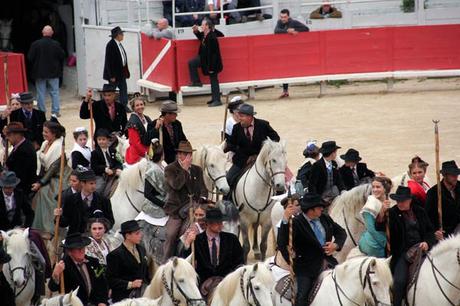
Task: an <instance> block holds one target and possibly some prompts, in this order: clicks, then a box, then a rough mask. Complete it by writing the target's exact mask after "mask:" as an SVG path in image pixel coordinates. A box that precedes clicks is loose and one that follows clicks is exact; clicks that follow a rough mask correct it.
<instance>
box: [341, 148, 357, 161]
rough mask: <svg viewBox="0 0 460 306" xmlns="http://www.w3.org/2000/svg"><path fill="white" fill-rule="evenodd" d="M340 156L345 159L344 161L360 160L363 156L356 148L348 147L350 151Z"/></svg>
mask: <svg viewBox="0 0 460 306" xmlns="http://www.w3.org/2000/svg"><path fill="white" fill-rule="evenodd" d="M340 158H341V159H343V160H344V161H346V162H347V161H350V162H355V163H357V162H359V161H360V160H361V159H362V158H361V157H360V156H359V151H357V150H355V149H348V151H347V152H346V153H345V154H342V155H340Z"/></svg>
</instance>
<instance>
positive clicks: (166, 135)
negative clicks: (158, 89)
mask: <svg viewBox="0 0 460 306" xmlns="http://www.w3.org/2000/svg"><path fill="white" fill-rule="evenodd" d="M160 112H161V116H160V117H159V118H158V119H156V120H153V123H152V124H153V125H154V126H155V129H154V130H153V133H152V137H153V138H158V139H160V129H161V131H162V133H163V150H164V160H165V162H166V163H168V164H170V163H172V162H174V161H175V160H176V149H177V148H178V146H179V143H180V142H181V141H186V140H187V137H186V136H185V134H184V130H183V129H182V123H181V122H180V121H179V120H177V114H178V113H180V109H179V107H177V103H176V102H173V101H164V102H163V103H162V104H161V108H160Z"/></svg>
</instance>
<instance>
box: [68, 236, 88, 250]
mask: <svg viewBox="0 0 460 306" xmlns="http://www.w3.org/2000/svg"><path fill="white" fill-rule="evenodd" d="M90 243H91V239H89V238H88V237H86V236H83V235H82V234H81V233H72V234H69V235H67V237H65V240H64V243H63V245H62V247H63V248H64V249H81V248H84V247H85V246H87V245H89V244H90Z"/></svg>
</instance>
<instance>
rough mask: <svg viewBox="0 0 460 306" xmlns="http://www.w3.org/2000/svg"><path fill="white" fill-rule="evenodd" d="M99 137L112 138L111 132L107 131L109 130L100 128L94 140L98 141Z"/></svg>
mask: <svg viewBox="0 0 460 306" xmlns="http://www.w3.org/2000/svg"><path fill="white" fill-rule="evenodd" d="M98 137H107V138H110V133H109V131H107V129H104V128H100V129H97V131H96V133H95V134H94V138H96V139H97V138H98Z"/></svg>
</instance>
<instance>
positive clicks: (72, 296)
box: [41, 287, 83, 306]
mask: <svg viewBox="0 0 460 306" xmlns="http://www.w3.org/2000/svg"><path fill="white" fill-rule="evenodd" d="M79 288H80V287H77V289H75V290H72V291H70V292H69V293H67V294H65V295H58V296H54V297H52V298H49V299H43V300H42V303H41V306H83V303H82V302H81V300H80V299H79V298H78V290H79Z"/></svg>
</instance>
